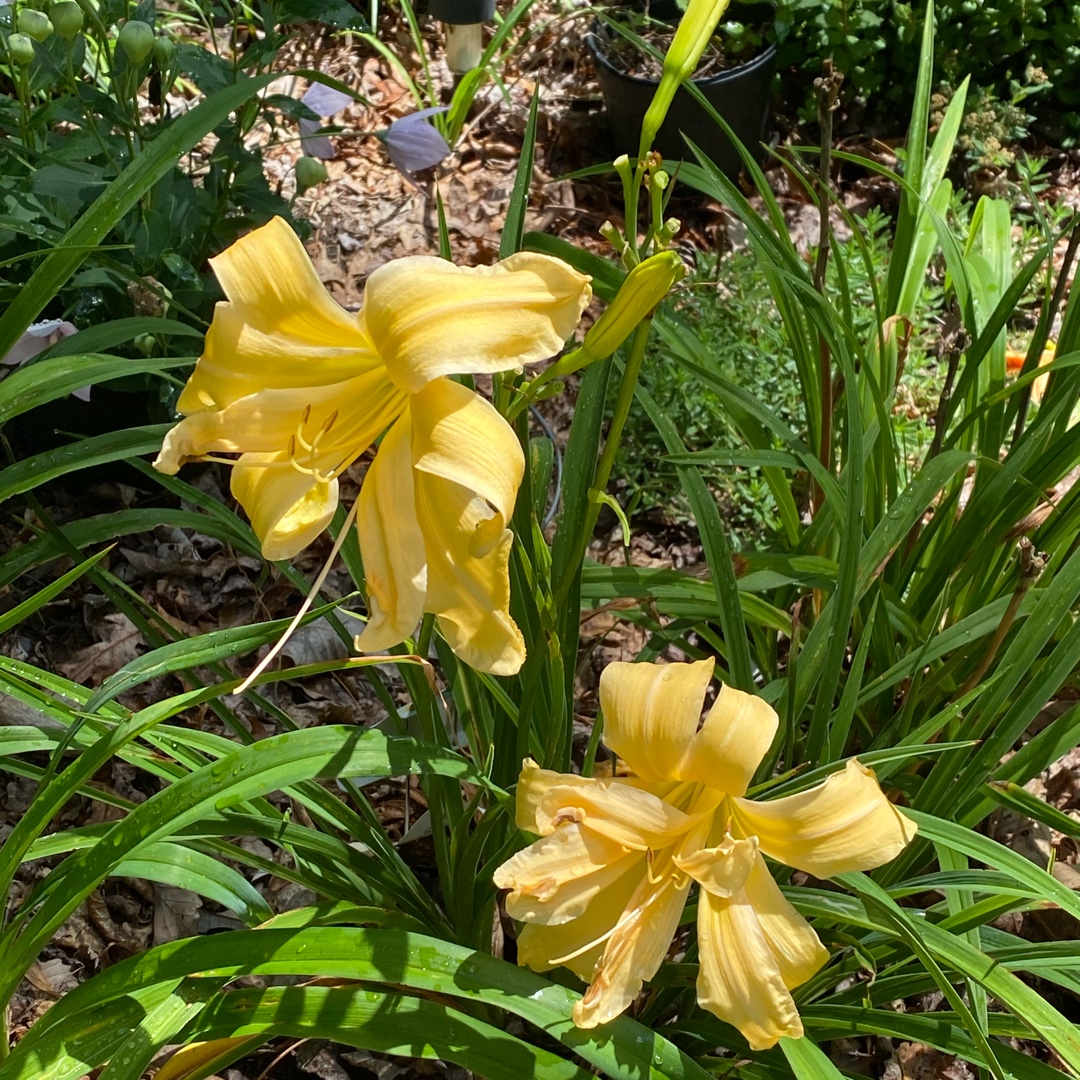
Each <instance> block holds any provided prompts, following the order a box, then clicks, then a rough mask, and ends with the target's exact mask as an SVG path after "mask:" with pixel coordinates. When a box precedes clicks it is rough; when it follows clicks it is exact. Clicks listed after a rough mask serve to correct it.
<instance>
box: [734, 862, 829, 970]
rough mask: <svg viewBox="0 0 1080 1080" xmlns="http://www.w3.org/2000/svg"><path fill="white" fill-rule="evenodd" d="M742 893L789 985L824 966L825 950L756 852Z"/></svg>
mask: <svg viewBox="0 0 1080 1080" xmlns="http://www.w3.org/2000/svg"><path fill="white" fill-rule="evenodd" d="M746 896H747V899H749V901H750V903H751V905H752V906H753V908H754V914H755V915H757V921H758V926H759V927H760V928H761V932H762V934H764V936H765V941H766V943H767V944H768V946H769V948H770V950H772V954H773V957H774V958H775V960H776V966H777V968H778V969H779V971H780V977H781V978H782V979H783V980H784V985H785V986H786V987H787V988H788V989H789V990H791V989H793V988H794V987H796V986H802V984H803V983H804V982H806V980H807V979H809V978H810V977H811V976H812V975H814V974H815V973H816V972H817V971H818V970H819V969H820V968H822V967H824V966H825V964H826V962H827V961H828V959H829V950H828V949H826V948H825V946H824V945H822V944H821V941H820V939H819V938H818V936H817V934H816V933H814V929H813V927H812V926H811V925H810V924H809V923H808V922H807V921H806V920H805V919H804V918H803V917H802V916H801V915H800V914H799V913H798V912H797V911H796V910H795V909H794V908H793V907H792V906H791V904H790V903H789V902H788V900H787V898H786V897H785V896H784V894H783V893H782V892H781V891H780V886H779V885H777V884H776V881H775V880H774V879H773V876H772V874H770V873H769V868H768V867H767V866H766V865H765V860H764V859H763V858H762V857H761V856H760V855H758V856H757V857H756V858H755V859H754V862H753V866H752V867H751V870H750V875H749V877H748V878H747V879H746Z"/></svg>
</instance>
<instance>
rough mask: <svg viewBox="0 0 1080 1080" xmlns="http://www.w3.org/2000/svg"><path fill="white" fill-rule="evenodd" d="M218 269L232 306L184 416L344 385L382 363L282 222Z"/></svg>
mask: <svg viewBox="0 0 1080 1080" xmlns="http://www.w3.org/2000/svg"><path fill="white" fill-rule="evenodd" d="M210 263H211V265H212V266H213V268H214V273H215V274H216V275H217V279H218V281H220V282H221V287H222V288H223V289H224V290H225V295H226V296H227V297H228V298H229V302H227V303H221V304H218V305H217V308H216V309H215V311H214V320H213V322H212V323H211V326H210V330H209V332H208V333H207V335H206V346H205V351H204V353H203V355H202V356H201V357H200V359H199V362H198V364H197V365H196V367H195V371H194V373H193V374H192V376H191V378H190V379H189V380H188V384H187V386H186V387H185V388H184V392H183V393H182V394H181V395H180V401H179V403H178V405H177V408H178V409H179V411H180V412H182V413H190V412H194V411H195V410H197V409H204V408H210V407H217V408H223V407H224V406H226V405H229V404H231V403H232V402H234V401H236V399H237V398H241V397H246V396H247V395H248V394H252V393H254V392H255V391H257V390H262V389H266V388H268V387H276V388H282V389H284V388H288V387H299V386H325V385H327V384H329V383H337V382H343V381H344V380H346V379H350V378H352V377H354V376H356V375H360V374H362V373H363V372H365V371H369V370H371V369H372V368H374V367H376V366H378V365H379V364H380V363H381V361H380V360H379V357H378V355H377V354H376V352H375V350H374V348H373V347H372V344H371V341H370V339H369V338H368V336H367V334H365V333H364V331H363V330H362V328H361V326H360V322H359V320H358V319H357V317H356V316H354V315H350V314H349V313H348V312H347V311H345V310H344V309H343V308H342V307H340V306H339V305H338V304H336V303H335V302H334V301H333V299H331V297H330V295H329V294H328V293H327V291H326V289H325V288H324V287H323V284H322V282H321V281H320V280H319V277H318V275H317V274H316V273H315V268H314V267H313V266H312V265H311V260H310V259H309V258H308V256H307V252H306V251H305V250H304V245H303V244H301V243H300V241H299V239H298V238H297V236H296V234H295V233H294V232H293V231H292V229H291V228H290V227H289V226H288V225H287V224H286V223H285V221H283V220H282V219H281V218H274V219H273V220H271V221H270V222H269V223H267V224H266V225H264V226H263V227H262V228H260V229H255V230H254V231H253V232H250V233H248V235H247V236H245V237H242V238H241V239H240V240H238V241H237V242H236V243H235V244H233V245H232V246H231V247H229V248H227V249H226V250H225V251H223V252H222V253H221V254H220V255H218V256H217V258H214V259H211V260H210Z"/></svg>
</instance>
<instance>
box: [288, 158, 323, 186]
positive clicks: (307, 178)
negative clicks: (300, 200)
mask: <svg viewBox="0 0 1080 1080" xmlns="http://www.w3.org/2000/svg"><path fill="white" fill-rule="evenodd" d="M329 175H330V174H329V173H328V172H327V171H326V166H325V165H324V164H323V163H322V162H321V161H319V160H317V159H316V158H313V157H307V155H305V156H304V157H302V158H300V159H299V160H298V161H297V162H296V190H297V191H300V192H304V191H307V189H308V188H313V187H315V185H316V184H321V183H322V182H323V181H324V180H325V179H326V178H327V177H328V176H329Z"/></svg>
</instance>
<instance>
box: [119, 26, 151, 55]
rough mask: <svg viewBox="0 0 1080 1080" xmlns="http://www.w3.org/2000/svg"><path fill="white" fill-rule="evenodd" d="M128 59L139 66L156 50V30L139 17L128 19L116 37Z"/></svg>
mask: <svg viewBox="0 0 1080 1080" xmlns="http://www.w3.org/2000/svg"><path fill="white" fill-rule="evenodd" d="M116 43H117V45H119V46H120V48H121V49H123V51H124V55H125V56H126V57H127V58H128V61H129V62H130V63H131V64H132V65H134V66H135V67H138V66H139V64H141V63H142V62H143V61H144V60H145V59H146V58H147V57H148V56H149V55H150V54H151V53H152V52H153V51H154V31H153V30H152V29H151V28H150V27H149V26H148V25H147V24H146V23H144V22H140V21H139V20H138V19H128V21H127V22H126V23H124V25H123V26H121V27H120V33H119V35H118V36H117V39H116Z"/></svg>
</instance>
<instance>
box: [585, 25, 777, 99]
mask: <svg viewBox="0 0 1080 1080" xmlns="http://www.w3.org/2000/svg"><path fill="white" fill-rule="evenodd" d="M604 25H605V24H604V23H603V22H601V20H600V19H593V22H592V25H591V26H590V27H589V31H588V33H587V34H586V35H585V47H586V48H587V49H588V50H589V52H590V53H591V54H592V58H593V61H594V62H595V63H596V64H598V65H600V66H602V67H604V68H606V69H607V70H608V71H609V72H610V73H611V74H612V75H617V76H618V77H619V78H620V79H625V80H626V81H627V82H632V83H639V84H641V85H643V86H657V85H658V84H659V82H660V80H659V79H653V78H650V77H649V76H647V75H631V74H630V72H628V71H623V70H622V69H621V68H617V67H616V66H615V65H614V64H613V63H612V62H611V61H610V60H609V59H608V58H607V57H606V56H605V55H604V53H603V51H602V50H601V49H600V48H598V45H599V42H600V40H601V37H600V33H599V31H600V29H601V28H602V27H603V26H604ZM775 59H776V42H775V41H774V42H772V43H771V44H769V45H766V46H765V48H764V49H762V50H761V52H759V53H758V54H757V56H755V57H753V58H752V59H750V60H747V61H745V62H744V63H741V64H736V65H735V66H734V67H729V68H725V69H724V70H723V71H718V72H717V73H716V74H715V75H708V76H706V77H705V78H703V79H691V80H690V81H691V82H693V83H695V84H696V85H697V86H717V85H722V84H723V83H726V82H730V81H731V80H732V79H736V78H738V77H740V76H741V75H746V74H749V73H750V72H752V71H756V70H757V69H758V68H761V67H764V66H765V65H766V64H770V63H772V62H773V61H774V60H775Z"/></svg>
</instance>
